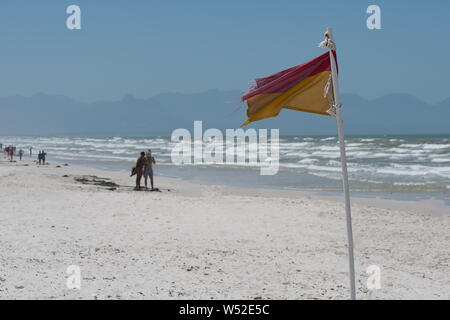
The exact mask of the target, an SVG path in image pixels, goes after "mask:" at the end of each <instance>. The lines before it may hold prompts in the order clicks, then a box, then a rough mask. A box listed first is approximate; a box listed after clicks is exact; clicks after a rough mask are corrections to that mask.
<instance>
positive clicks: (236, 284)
mask: <svg viewBox="0 0 450 320" xmlns="http://www.w3.org/2000/svg"><path fill="white" fill-rule="evenodd" d="M92 176H96V177H97V178H93V177H92ZM100 178H107V179H110V180H106V179H104V180H102V179H100ZM83 179H84V180H83ZM77 180H78V181H77ZM89 181H91V182H92V181H104V182H113V183H115V184H117V185H119V187H114V185H113V184H110V185H109V184H105V185H104V186H100V185H93V184H89V183H88V184H86V182H89ZM83 182H85V183H83ZM133 184H134V179H132V178H129V173H128V171H121V172H114V171H102V170H97V169H92V168H87V167H77V166H71V165H70V166H64V165H63V164H59V167H58V165H57V164H56V163H54V162H52V163H51V164H49V165H46V166H36V165H35V164H34V163H33V162H31V161H30V160H24V161H17V162H16V163H9V162H7V161H6V159H4V158H3V156H2V157H1V161H0V202H1V204H2V208H1V211H0V212H1V214H0V246H1V250H0V299H261V298H262V299H347V298H348V297H349V289H348V260H347V247H346V243H347V240H346V229H345V212H344V205H343V201H342V199H341V198H331V197H330V198H326V197H321V196H318V195H315V194H313V193H306V192H297V191H283V190H263V189H250V188H233V187H229V186H211V185H201V184H194V183H190V182H187V181H182V180H177V179H169V178H161V177H156V186H157V187H159V188H160V189H161V191H162V192H133V191H132V187H133ZM352 209H353V219H354V221H353V223H354V236H355V258H356V271H357V295H358V298H359V299H449V298H450V252H449V247H450V233H449V231H450V210H449V208H448V207H445V206H443V205H442V204H440V203H438V202H435V201H426V202H423V203H407V202H400V201H389V200H378V199H371V200H368V199H353V207H352ZM71 265H76V266H79V267H80V270H81V279H82V280H81V289H80V290H77V289H71V290H70V289H68V288H67V286H66V281H67V277H68V274H67V273H66V270H67V268H68V267H69V266H71ZM371 265H377V266H379V267H380V268H381V289H380V290H375V291H373V290H368V289H367V286H366V283H367V279H368V274H367V273H366V269H367V267H369V266H371Z"/></svg>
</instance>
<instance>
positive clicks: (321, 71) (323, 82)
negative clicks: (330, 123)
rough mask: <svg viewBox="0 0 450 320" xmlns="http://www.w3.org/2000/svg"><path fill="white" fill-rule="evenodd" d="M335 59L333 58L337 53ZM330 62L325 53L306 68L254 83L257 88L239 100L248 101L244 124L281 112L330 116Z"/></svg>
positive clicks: (298, 67)
mask: <svg viewBox="0 0 450 320" xmlns="http://www.w3.org/2000/svg"><path fill="white" fill-rule="evenodd" d="M333 53H334V58H336V53H335V52H333ZM330 76H331V61H330V53H329V52H327V53H325V54H323V55H321V56H320V57H317V58H316V59H314V60H312V61H310V62H307V63H305V64H302V65H299V66H296V67H293V68H290V69H287V70H284V71H281V72H278V73H276V74H274V75H271V76H269V77H266V78H260V79H255V82H256V87H255V88H253V89H252V90H250V91H249V92H248V93H246V94H245V95H243V96H242V101H247V105H248V108H247V117H248V118H247V121H246V122H245V123H244V124H243V125H242V126H246V125H247V124H249V123H250V122H254V121H258V120H263V119H267V118H271V117H276V116H278V114H279V113H280V112H281V109H283V108H285V109H292V110H297V111H304V112H312V113H318V114H323V115H327V116H328V115H329V114H328V113H327V110H328V109H330V103H329V95H330V94H331V92H332V89H331V88H330V89H329V90H325V88H326V87H327V86H329V85H330V79H331V78H330Z"/></svg>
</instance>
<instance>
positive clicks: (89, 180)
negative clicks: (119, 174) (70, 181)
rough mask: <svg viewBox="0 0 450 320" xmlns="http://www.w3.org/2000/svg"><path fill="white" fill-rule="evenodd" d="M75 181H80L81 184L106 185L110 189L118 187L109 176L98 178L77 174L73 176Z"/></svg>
mask: <svg viewBox="0 0 450 320" xmlns="http://www.w3.org/2000/svg"><path fill="white" fill-rule="evenodd" d="M74 179H75V181H76V182H80V183H82V184H87V185H93V186H100V187H108V188H110V189H109V190H111V189H112V188H118V187H120V186H119V185H118V184H117V183H115V182H113V181H111V179H109V178H100V177H97V176H78V177H74Z"/></svg>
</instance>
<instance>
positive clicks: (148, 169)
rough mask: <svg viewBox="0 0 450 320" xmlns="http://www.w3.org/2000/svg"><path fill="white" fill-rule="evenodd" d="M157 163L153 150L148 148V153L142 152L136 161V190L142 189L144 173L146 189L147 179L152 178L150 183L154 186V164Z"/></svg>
mask: <svg viewBox="0 0 450 320" xmlns="http://www.w3.org/2000/svg"><path fill="white" fill-rule="evenodd" d="M153 164H156V161H155V158H153V156H152V150H150V149H149V150H148V151H147V154H146V153H145V152H141V156H140V157H139V158H138V159H137V161H136V167H135V170H136V188H134V190H140V189H141V179H142V175H144V179H145V189H147V190H148V188H147V179H148V178H150V183H151V185H152V190H154V188H153V168H152V165H153Z"/></svg>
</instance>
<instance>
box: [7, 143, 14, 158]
mask: <svg viewBox="0 0 450 320" xmlns="http://www.w3.org/2000/svg"><path fill="white" fill-rule="evenodd" d="M8 155H9V161H11V162H13V157H14V149H13V147H12V146H9V147H8Z"/></svg>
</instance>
